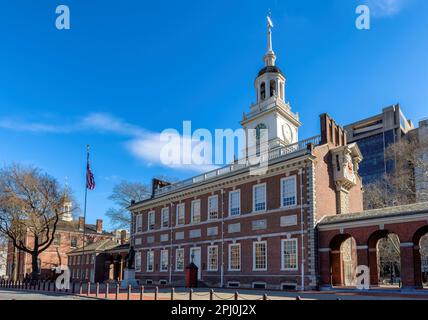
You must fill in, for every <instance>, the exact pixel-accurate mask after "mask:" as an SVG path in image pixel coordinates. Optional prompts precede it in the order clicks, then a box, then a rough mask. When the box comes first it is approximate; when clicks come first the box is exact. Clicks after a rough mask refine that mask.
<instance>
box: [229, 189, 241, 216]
mask: <svg viewBox="0 0 428 320" xmlns="http://www.w3.org/2000/svg"><path fill="white" fill-rule="evenodd" d="M232 194H238V199H239V212H238V213H235V214H232V209H236V208H232ZM240 214H241V189H238V190H233V191H230V192H229V216H239V215H240Z"/></svg>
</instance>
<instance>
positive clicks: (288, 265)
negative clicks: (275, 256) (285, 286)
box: [281, 239, 298, 270]
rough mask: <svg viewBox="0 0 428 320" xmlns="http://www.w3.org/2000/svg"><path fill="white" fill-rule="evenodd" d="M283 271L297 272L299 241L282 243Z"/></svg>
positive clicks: (287, 240) (292, 240)
mask: <svg viewBox="0 0 428 320" xmlns="http://www.w3.org/2000/svg"><path fill="white" fill-rule="evenodd" d="M281 269H282V270H297V269H298V267H297V239H284V240H282V241H281Z"/></svg>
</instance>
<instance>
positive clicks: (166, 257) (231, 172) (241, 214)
mask: <svg viewBox="0 0 428 320" xmlns="http://www.w3.org/2000/svg"><path fill="white" fill-rule="evenodd" d="M268 39H269V41H268V43H269V46H268V51H267V53H266V55H265V56H264V61H265V64H266V65H265V67H264V68H262V69H261V70H260V72H259V73H258V75H257V78H256V80H255V89H256V96H257V102H256V103H255V104H253V105H252V106H251V107H250V112H249V113H248V114H244V116H243V119H242V121H241V125H242V126H243V128H244V129H245V130H246V132H247V133H248V134H250V130H249V129H255V131H256V136H257V140H256V141H258V139H259V138H258V137H259V136H260V134H264V133H263V131H262V130H261V129H267V141H268V151H267V152H266V153H265V154H262V157H267V159H269V160H268V170H267V172H266V173H265V174H263V175H254V174H253V173H252V171H251V169H254V168H253V167H252V166H251V165H249V164H248V163H247V164H242V163H240V162H236V163H234V164H231V165H229V166H226V167H224V168H221V169H218V170H214V171H211V172H208V173H205V174H203V175H200V176H197V177H193V178H191V179H188V180H185V181H181V182H178V183H175V184H173V185H166V186H161V187H158V188H154V192H153V195H152V197H151V198H149V199H146V200H143V201H141V202H138V203H134V204H133V205H132V206H131V207H130V210H131V212H132V216H133V224H132V230H131V234H132V237H131V239H132V245H133V246H134V248H135V250H136V258H135V267H136V277H137V278H138V279H139V280H140V281H141V282H142V283H153V284H172V285H183V284H184V270H185V267H186V266H187V265H188V264H189V263H190V262H191V261H193V262H194V263H195V264H196V265H197V266H198V267H199V270H198V279H199V281H201V282H203V283H204V284H206V285H208V286H225V287H246V288H250V287H253V288H271V289H280V288H283V289H286V288H299V289H313V288H316V287H317V286H318V284H319V270H318V262H317V261H318V260H317V258H318V247H317V241H318V240H317V232H316V225H317V223H318V222H319V221H320V220H321V219H322V218H323V217H324V216H326V215H336V214H346V213H350V212H358V211H361V210H362V190H361V188H362V187H361V179H360V177H359V175H358V164H359V162H360V161H361V160H362V157H361V153H360V152H359V149H358V147H357V146H356V145H355V144H350V145H348V144H347V141H346V134H345V132H344V130H343V128H342V127H340V126H339V125H337V124H336V123H335V121H334V120H332V119H331V118H330V117H329V116H328V115H326V114H324V115H322V116H321V117H320V120H321V128H320V135H319V136H316V137H312V138H309V139H306V140H300V141H299V140H298V128H299V126H300V125H301V122H300V120H299V116H298V114H296V113H293V112H292V111H291V107H290V104H289V103H287V102H286V100H285V82H286V78H285V76H284V75H283V73H282V72H281V70H280V69H279V68H278V67H277V66H276V65H275V60H276V56H275V54H274V53H273V50H272V46H271V31H270V28H269V31H268ZM247 136H248V135H247ZM251 147H252V146H251V145H249V147H248V148H249V149H250V148H251ZM155 187H156V186H155Z"/></svg>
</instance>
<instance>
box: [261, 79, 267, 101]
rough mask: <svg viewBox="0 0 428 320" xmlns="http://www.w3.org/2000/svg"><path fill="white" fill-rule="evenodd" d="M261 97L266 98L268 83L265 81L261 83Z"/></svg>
mask: <svg viewBox="0 0 428 320" xmlns="http://www.w3.org/2000/svg"><path fill="white" fill-rule="evenodd" d="M260 98H261V99H262V100H264V99H266V83H264V82H262V84H261V85H260Z"/></svg>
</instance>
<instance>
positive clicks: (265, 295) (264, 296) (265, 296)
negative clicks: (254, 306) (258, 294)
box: [263, 293, 267, 301]
mask: <svg viewBox="0 0 428 320" xmlns="http://www.w3.org/2000/svg"><path fill="white" fill-rule="evenodd" d="M263 300H265V301H266V300H267V294H266V293H265V294H264V295H263Z"/></svg>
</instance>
